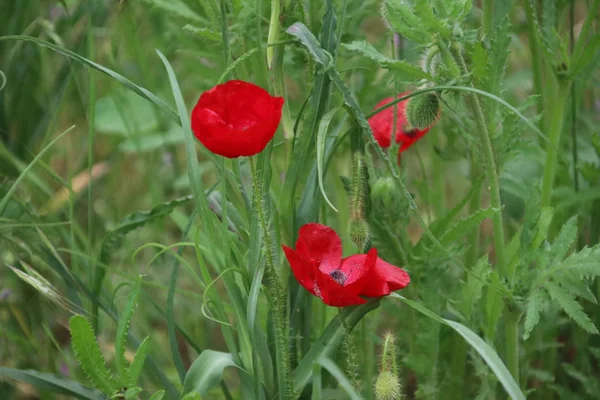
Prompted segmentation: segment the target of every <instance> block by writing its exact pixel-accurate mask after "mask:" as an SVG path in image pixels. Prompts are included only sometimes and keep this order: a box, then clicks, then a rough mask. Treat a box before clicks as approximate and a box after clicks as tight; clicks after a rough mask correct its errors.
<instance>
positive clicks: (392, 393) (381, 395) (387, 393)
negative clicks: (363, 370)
mask: <svg viewBox="0 0 600 400" xmlns="http://www.w3.org/2000/svg"><path fill="white" fill-rule="evenodd" d="M374 389H375V398H376V399H377V400H399V399H400V398H401V397H402V386H401V385H400V382H399V381H398V378H397V377H396V376H395V375H394V374H393V373H392V372H391V371H383V372H382V373H380V374H379V376H378V377H377V380H376V381H375V388H374Z"/></svg>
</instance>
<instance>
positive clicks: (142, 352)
mask: <svg viewBox="0 0 600 400" xmlns="http://www.w3.org/2000/svg"><path fill="white" fill-rule="evenodd" d="M149 339H150V338H149V337H146V338H145V339H144V340H142V343H141V344H140V345H139V347H138V349H137V351H136V352H135V355H134V356H133V361H132V362H131V365H130V366H129V368H128V369H127V377H128V379H129V382H128V385H129V386H135V385H137V383H138V380H139V379H140V375H141V374H142V370H143V369H144V363H145V362H146V356H147V355H148V345H149V343H150V341H149Z"/></svg>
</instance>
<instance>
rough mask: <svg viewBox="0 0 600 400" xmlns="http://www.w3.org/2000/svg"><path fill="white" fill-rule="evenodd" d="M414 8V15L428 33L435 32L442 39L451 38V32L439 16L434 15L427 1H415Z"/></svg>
mask: <svg viewBox="0 0 600 400" xmlns="http://www.w3.org/2000/svg"><path fill="white" fill-rule="evenodd" d="M414 6H415V15H416V16H417V18H419V19H420V24H421V25H423V26H425V27H426V28H427V29H428V30H429V32H435V33H436V34H438V35H440V36H442V37H444V38H450V37H452V30H451V29H450V27H448V26H447V24H446V23H445V22H444V21H443V20H442V19H441V18H440V16H439V15H436V14H435V13H434V12H433V8H432V7H431V3H430V2H429V1H419V0H416V1H415V2H414Z"/></svg>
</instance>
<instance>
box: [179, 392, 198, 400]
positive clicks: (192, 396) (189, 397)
mask: <svg viewBox="0 0 600 400" xmlns="http://www.w3.org/2000/svg"><path fill="white" fill-rule="evenodd" d="M181 400H202V396H200V395H199V394H198V393H196V392H193V393H188V394H186V395H185V396H183V397H182V398H181Z"/></svg>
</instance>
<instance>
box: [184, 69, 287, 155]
mask: <svg viewBox="0 0 600 400" xmlns="http://www.w3.org/2000/svg"><path fill="white" fill-rule="evenodd" d="M282 107H283V98H282V97H273V96H271V95H270V94H269V93H268V92H267V91H266V90H264V89H263V88H261V87H260V86H256V85H254V84H252V83H248V82H244V81H238V80H233V81H229V82H226V83H224V84H222V85H217V86H215V87H214V88H212V89H210V90H208V91H206V92H204V93H202V95H201V96H200V99H199V100H198V103H197V104H196V106H195V107H194V109H193V110H192V130H193V131H194V135H196V137H197V138H198V140H199V141H200V142H201V143H202V144H203V145H204V146H206V148H207V149H209V150H210V151H212V152H213V153H215V154H219V155H221V156H224V157H228V158H236V157H240V156H252V155H254V154H258V153H260V152H261V151H262V150H263V149H264V148H265V146H266V145H267V143H269V141H270V140H271V139H273V136H274V135H275V131H277V126H279V121H280V120H281V108H282Z"/></svg>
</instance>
